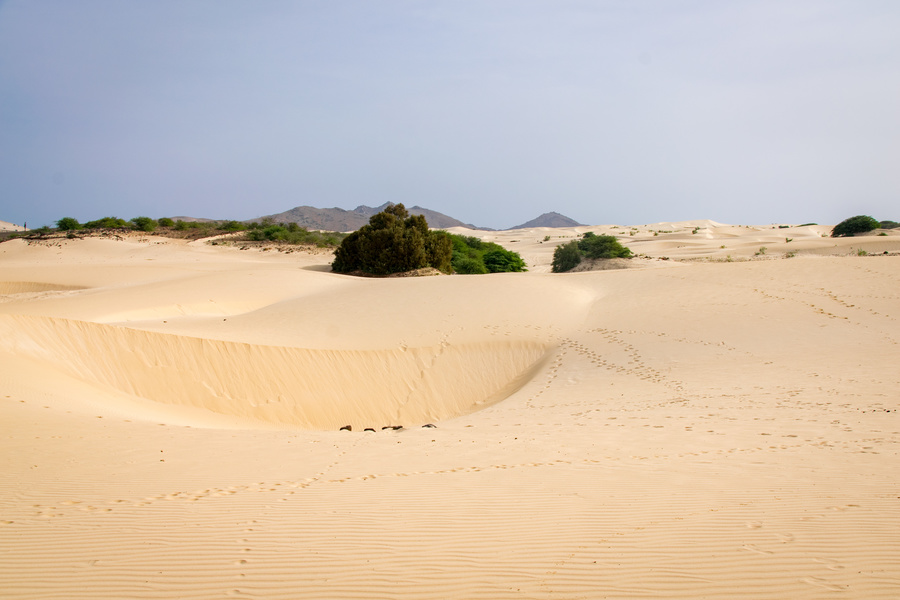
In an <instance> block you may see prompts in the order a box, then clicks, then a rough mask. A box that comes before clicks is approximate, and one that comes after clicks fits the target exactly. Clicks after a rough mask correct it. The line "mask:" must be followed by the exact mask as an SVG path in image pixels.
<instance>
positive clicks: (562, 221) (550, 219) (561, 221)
mask: <svg viewBox="0 0 900 600" xmlns="http://www.w3.org/2000/svg"><path fill="white" fill-rule="evenodd" d="M579 225H582V223H579V222H578V221H575V220H574V219H570V218H569V217H567V216H565V215H561V214H559V213H558V212H548V213H544V214H542V215H541V216H539V217H538V218H536V219H532V220H530V221H528V222H527V223H522V224H521V225H516V226H515V227H510V228H509V229H528V228H531V227H578V226H579Z"/></svg>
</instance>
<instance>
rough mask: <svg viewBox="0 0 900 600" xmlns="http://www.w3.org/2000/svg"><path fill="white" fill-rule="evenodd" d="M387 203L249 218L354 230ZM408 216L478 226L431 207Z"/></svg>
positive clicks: (432, 222)
mask: <svg viewBox="0 0 900 600" xmlns="http://www.w3.org/2000/svg"><path fill="white" fill-rule="evenodd" d="M388 206H390V202H385V203H384V204H382V205H381V206H376V207H374V208H373V207H371V206H365V205H360V206H357V207H356V208H354V209H353V210H344V209H343V208H315V207H313V206H297V207H295V208H292V209H290V210H287V211H285V212H283V213H278V214H275V215H266V216H264V217H259V218H257V219H250V221H262V220H263V219H271V220H273V221H275V222H276V223H297V224H298V225H300V226H301V227H306V228H307V229H324V230H326V231H356V230H357V229H359V228H360V227H362V226H363V225H366V224H368V222H369V217H371V216H372V215H375V214H377V213H380V212H381V211H383V210H384V209H385V208H387V207H388ZM407 210H408V211H409V213H410V214H411V215H424V216H425V220H426V221H428V226H429V227H435V228H437V229H446V228H447V227H466V228H468V229H478V227H475V226H474V225H470V224H469V223H463V222H462V221H460V220H458V219H454V218H453V217H449V216H447V215H445V214H443V213H439V212H437V211H435V210H430V209H427V208H422V207H421V206H413V207H412V208H407Z"/></svg>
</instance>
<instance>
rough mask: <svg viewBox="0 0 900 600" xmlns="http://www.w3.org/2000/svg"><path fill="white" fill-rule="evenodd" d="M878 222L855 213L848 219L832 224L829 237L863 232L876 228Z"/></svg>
mask: <svg viewBox="0 0 900 600" xmlns="http://www.w3.org/2000/svg"><path fill="white" fill-rule="evenodd" d="M878 227H879V223H878V221H876V220H875V219H873V218H872V217H870V216H867V215H856V216H855V217H850V218H849V219H844V220H843V221H841V222H840V223H838V224H837V225H835V226H834V229H832V230H831V237H846V236H853V235H856V234H857V233H865V232H867V231H872V230H873V229H878Z"/></svg>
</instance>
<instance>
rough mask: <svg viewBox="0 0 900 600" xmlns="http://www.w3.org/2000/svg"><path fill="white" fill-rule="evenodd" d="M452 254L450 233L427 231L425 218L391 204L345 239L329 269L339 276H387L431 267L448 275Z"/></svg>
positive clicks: (400, 206) (399, 205)
mask: <svg viewBox="0 0 900 600" xmlns="http://www.w3.org/2000/svg"><path fill="white" fill-rule="evenodd" d="M452 254H453V243H452V242H451V240H450V234H448V233H446V232H443V231H430V230H429V229H428V222H427V221H426V220H425V217H424V216H422V215H410V214H409V212H407V210H406V207H405V206H403V205H402V204H392V205H390V206H388V207H387V208H386V209H384V210H383V211H381V212H380V213H378V214H375V215H372V217H371V218H370V219H369V223H368V225H363V226H362V227H361V228H359V229H358V230H357V231H354V232H353V233H351V234H350V235H348V236H347V237H346V238H344V240H343V241H342V242H341V245H340V246H339V247H338V249H337V250H336V251H335V253H334V262H332V263H331V268H332V269H333V270H334V271H336V272H338V273H351V272H354V271H362V272H364V273H369V274H370V275H390V274H391V273H405V272H407V271H414V270H416V269H422V268H425V267H434V268H435V269H438V270H439V271H442V272H444V273H449V272H450V271H451V269H452V266H451V259H452Z"/></svg>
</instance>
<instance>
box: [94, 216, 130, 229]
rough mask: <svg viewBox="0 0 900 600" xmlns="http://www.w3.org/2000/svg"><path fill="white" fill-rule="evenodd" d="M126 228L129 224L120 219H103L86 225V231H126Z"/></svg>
mask: <svg viewBox="0 0 900 600" xmlns="http://www.w3.org/2000/svg"><path fill="white" fill-rule="evenodd" d="M125 227H128V222H127V221H125V220H124V219H120V218H118V217H103V218H102V219H97V220H96V221H88V222H87V223H85V224H84V228H85V229H124V228H125Z"/></svg>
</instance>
